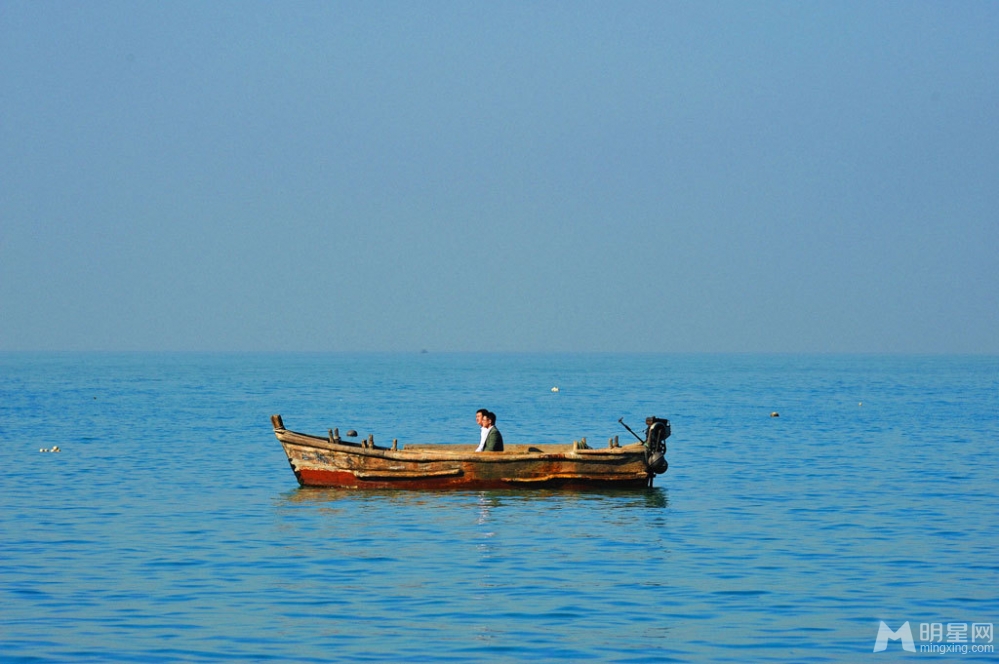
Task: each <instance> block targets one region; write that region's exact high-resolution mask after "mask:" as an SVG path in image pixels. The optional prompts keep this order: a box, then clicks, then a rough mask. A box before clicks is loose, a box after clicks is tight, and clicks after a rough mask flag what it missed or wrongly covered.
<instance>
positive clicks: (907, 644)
mask: <svg viewBox="0 0 999 664" xmlns="http://www.w3.org/2000/svg"><path fill="white" fill-rule="evenodd" d="M899 639H902V650H908V651H909V652H916V644H914V643H913V642H912V630H911V629H909V621H905V622H904V623H903V624H902V626H901V627H899V628H898V631H897V632H893V631H891V628H890V627H888V625H886V624H885V621H884V620H882V621H881V626H880V627H878V640H877V641H875V642H874V652H881V651H882V650H887V648H888V641H898V640H899Z"/></svg>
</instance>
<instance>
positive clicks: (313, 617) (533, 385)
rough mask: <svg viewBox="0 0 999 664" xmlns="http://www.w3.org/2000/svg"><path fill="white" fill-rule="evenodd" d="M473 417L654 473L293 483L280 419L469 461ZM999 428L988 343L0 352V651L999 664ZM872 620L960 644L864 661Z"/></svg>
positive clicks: (895, 647)
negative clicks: (622, 487) (774, 350)
mask: <svg viewBox="0 0 999 664" xmlns="http://www.w3.org/2000/svg"><path fill="white" fill-rule="evenodd" d="M556 386H557V387H558V388H559V391H558V392H553V391H552V389H551V388H552V387H556ZM480 407H487V408H490V409H492V410H494V411H496V413H497V414H498V416H499V422H498V424H499V428H500V430H501V431H502V432H503V435H504V437H505V439H506V440H507V441H508V442H510V443H522V442H564V443H570V442H571V441H572V440H574V439H578V438H580V437H583V436H585V437H587V439H588V440H589V442H590V444H591V445H599V446H602V445H606V441H607V439H608V438H609V437H611V436H615V435H618V436H621V440H622V442H623V441H625V440H628V438H629V435H630V434H628V433H627V432H626V431H625V430H624V429H623V428H622V427H621V426H620V425H619V424H618V422H617V420H618V418H620V417H624V420H625V422H626V423H629V424H630V425H631V426H632V428H634V429H636V430H639V427H640V425H641V424H642V422H643V420H644V418H645V417H646V416H648V415H657V416H660V417H667V418H669V419H670V420H671V421H672V423H673V437H672V438H671V439H670V440H669V441H668V442H669V451H668V454H667V458H668V459H669V463H670V468H669V471H668V472H667V473H666V474H665V475H664V476H662V477H660V478H658V479H657V482H656V487H655V488H653V489H651V490H644V491H628V492H555V491H542V492H534V491H486V492H454V493H435V492H371V493H368V492H354V491H339V490H315V489H300V488H298V486H297V484H296V481H295V478H294V475H293V474H292V472H291V470H290V469H289V467H288V463H287V461H286V460H285V458H284V456H283V453H282V451H281V448H280V445H279V444H278V442H277V440H276V439H275V438H274V435H273V433H272V432H271V429H270V423H269V419H268V418H269V416H270V415H271V414H274V413H280V414H281V415H283V417H284V421H285V424H286V426H288V427H289V428H291V429H294V430H298V431H305V432H314V433H324V432H325V431H326V430H327V429H328V428H332V427H339V428H340V430H341V431H344V430H346V429H350V428H354V429H357V430H358V432H359V433H360V434H361V435H367V434H373V435H374V436H375V440H376V442H379V441H380V442H388V441H390V440H391V439H392V438H398V439H399V441H400V443H402V444H403V445H405V444H406V443H414V442H442V443H472V442H476V441H477V437H478V431H477V429H476V426H475V421H474V413H475V410H476V409H477V408H480ZM772 412H778V413H779V414H780V416H779V417H771V413H772ZM997 442H999V358H996V357H935V356H927V357H914V356H752V355H717V356H710V355H707V356H698V355H691V356H685V355H675V356H671V355H649V356H643V355H548V354H540V355H441V354H434V353H429V354H412V355H406V354H386V355H378V354H365V355H349V354H343V355H341V354H315V355H311V354H124V355H119V354H74V353H70V354H0V661H3V662H107V661H124V662H175V661H184V662H189V661H219V660H228V661H268V660H271V661H278V662H329V661H332V662H336V661H371V662H395V661H414V662H468V661H490V660H495V661H522V660H541V661H596V662H604V661H606V662H652V661H719V662H721V661H731V662H745V661H816V662H821V661H851V662H857V661H866V660H868V659H870V660H871V661H894V660H895V659H897V658H899V657H900V656H902V655H907V656H908V658H909V659H913V658H916V659H919V658H924V659H927V660H928V661H929V660H930V659H933V658H935V659H937V660H939V659H941V658H944V659H946V658H950V659H961V660H964V659H967V658H969V657H970V658H975V659H983V658H994V657H995V654H994V653H992V654H990V655H982V654H975V653H974V652H972V650H971V645H972V643H971V642H972V637H973V633H977V635H978V638H977V639H976V640H975V642H976V644H977V645H982V644H987V643H989V641H986V640H985V636H984V627H983V626H984V625H990V627H989V630H990V631H989V638H990V639H992V638H993V637H992V634H993V633H994V627H992V626H994V625H995V624H996V623H999V583H997V582H999V573H997V572H999V553H997V550H999V482H997V480H999V457H997ZM53 446H58V447H59V448H61V450H62V451H61V452H59V453H50V452H49V453H42V452H39V449H41V448H51V447H53ZM882 620H883V621H885V623H886V624H887V625H888V626H889V627H890V628H891V629H892V630H897V629H899V628H900V627H901V625H902V624H903V623H905V622H908V623H909V624H910V625H911V631H912V633H913V637H914V640H915V647H916V648H917V650H918V649H919V648H920V646H924V645H937V646H938V650H937V652H939V646H940V645H941V644H947V643H948V642H951V641H950V639H951V638H959V637H960V636H961V635H962V630H961V625H964V628H965V630H966V631H964V632H963V634H964V636H965V644H966V645H967V646H968V654H967V655H962V654H961V653H960V649H959V648H957V649H956V650H958V652H950V653H944V654H943V655H941V654H933V655H930V654H922V655H920V654H918V653H917V654H916V655H911V654H909V653H903V652H902V641H898V640H893V641H890V642H889V644H888V651H887V652H883V653H879V654H874V653H873V652H872V651H873V649H874V645H875V639H876V637H877V634H878V629H879V626H880V622H881V621H882ZM934 625H939V628H938V632H939V634H940V637H941V638H940V639H939V640H933V641H930V640H929V637H931V636H932V635H933V632H932V630H933V629H934V628H933V626H934ZM920 626H925V627H924V628H923V629H924V630H926V632H925V633H923V634H921V633H920ZM923 637H927V638H923ZM933 638H934V639H935V637H933ZM993 641H994V639H993ZM951 643H953V644H954V645H960V643H961V642H960V641H953V642H951Z"/></svg>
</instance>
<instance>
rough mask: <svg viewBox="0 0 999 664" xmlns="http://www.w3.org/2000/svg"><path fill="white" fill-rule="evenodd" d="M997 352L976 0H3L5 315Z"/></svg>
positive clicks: (471, 338) (256, 335) (139, 343)
mask: <svg viewBox="0 0 999 664" xmlns="http://www.w3.org/2000/svg"><path fill="white" fill-rule="evenodd" d="M420 349H428V350H430V351H654V352H659V351H661V352H705V351H707V352H714V351H719V352H757V351H758V352H972V353H997V352H999V3H995V2H960V3H945V2H866V1H865V2H826V3H801V2H766V3H763V2H760V3H752V2H620V3H619V2H600V3H591V2H582V1H580V2H576V1H573V2H498V3H471V2H432V1H431V2H416V3H410V2H317V3H312V2H276V3H275V2H243V1H240V2H210V3H205V2H169V3H165V2H164V3H151V2H110V1H109V2H95V3H68V2H19V1H18V2H14V1H11V0H2V1H0V350H318V351H327V350H328V351H366V350H388V351H418V350H420Z"/></svg>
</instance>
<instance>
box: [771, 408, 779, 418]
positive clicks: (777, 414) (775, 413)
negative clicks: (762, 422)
mask: <svg viewBox="0 0 999 664" xmlns="http://www.w3.org/2000/svg"><path fill="white" fill-rule="evenodd" d="M770 417H780V413H778V412H777V411H776V410H775V411H774V412H772V413H770Z"/></svg>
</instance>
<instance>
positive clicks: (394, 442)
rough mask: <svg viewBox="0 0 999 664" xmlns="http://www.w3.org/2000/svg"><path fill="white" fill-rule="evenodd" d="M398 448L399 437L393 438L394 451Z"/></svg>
mask: <svg viewBox="0 0 999 664" xmlns="http://www.w3.org/2000/svg"><path fill="white" fill-rule="evenodd" d="M398 449H399V439H398V438H393V439H392V451H393V452H395V451H396V450H398Z"/></svg>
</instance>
